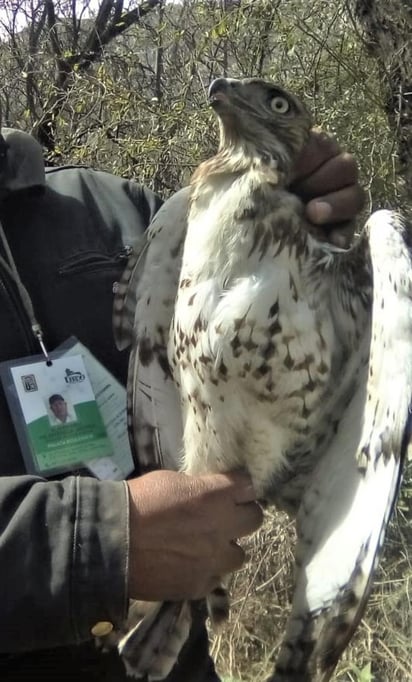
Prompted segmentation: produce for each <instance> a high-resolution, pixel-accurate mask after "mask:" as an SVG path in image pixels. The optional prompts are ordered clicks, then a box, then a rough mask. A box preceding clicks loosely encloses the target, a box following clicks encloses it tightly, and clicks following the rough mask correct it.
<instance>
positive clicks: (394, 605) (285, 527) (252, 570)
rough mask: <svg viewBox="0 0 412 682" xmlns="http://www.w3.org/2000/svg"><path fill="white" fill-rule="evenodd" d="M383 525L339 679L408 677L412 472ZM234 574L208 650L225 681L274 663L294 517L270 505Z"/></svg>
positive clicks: (411, 661)
mask: <svg viewBox="0 0 412 682" xmlns="http://www.w3.org/2000/svg"><path fill="white" fill-rule="evenodd" d="M406 480H407V481H409V483H405V484H404V487H403V492H402V496H401V499H400V502H399V504H398V510H397V512H396V514H395V516H394V519H393V521H392V523H391V526H390V529H389V531H388V535H387V539H386V544H385V551H384V556H383V559H382V561H381V566H380V568H379V569H378V572H377V575H376V579H375V587H374V590H373V592H372V595H371V597H370V600H369V604H368V607H367V610H366V612H365V616H364V619H363V620H362V622H361V625H360V627H359V628H358V631H357V633H356V635H355V636H354V638H353V639H352V642H351V644H350V646H349V647H348V649H347V650H346V652H345V653H344V655H343V657H342V660H341V662H340V664H339V666H338V668H337V670H336V674H335V678H334V679H335V680H339V681H340V682H410V681H412V608H411V601H412V525H411V521H412V478H411V476H409V475H408V476H407V477H406ZM266 517H267V518H266V522H265V524H264V526H263V528H262V529H261V530H260V532H259V533H258V534H256V535H255V536H254V537H253V538H251V539H250V540H249V541H248V543H247V544H246V548H247V552H248V553H249V555H250V561H249V563H248V564H247V566H246V567H245V568H244V569H243V570H242V571H240V572H239V573H237V575H236V576H235V577H234V578H233V584H232V589H231V592H232V600H233V609H232V615H231V620H230V623H229V624H228V625H227V627H226V628H225V631H224V632H223V633H222V634H221V635H219V636H215V637H213V638H212V652H213V656H214V658H215V660H217V665H218V669H219V672H220V673H221V674H222V675H223V677H224V680H225V682H252V681H253V682H263V681H264V680H265V679H266V678H267V676H268V675H269V674H270V673H271V672H272V670H273V663H274V661H275V658H276V655H277V652H278V649H279V646H280V642H281V638H282V633H283V632H284V629H285V623H286V618H287V614H288V612H289V604H290V598H291V595H292V591H293V550H294V542H295V530H294V524H293V522H291V521H290V520H289V519H288V517H287V516H286V515H285V514H278V513H273V512H269V513H267V515H266Z"/></svg>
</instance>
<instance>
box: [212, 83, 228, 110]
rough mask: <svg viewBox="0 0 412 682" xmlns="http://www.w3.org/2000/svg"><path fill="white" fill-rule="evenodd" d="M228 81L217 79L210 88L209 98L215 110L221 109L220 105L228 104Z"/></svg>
mask: <svg viewBox="0 0 412 682" xmlns="http://www.w3.org/2000/svg"><path fill="white" fill-rule="evenodd" d="M227 91H228V81H227V79H226V78H216V79H215V80H214V81H213V82H212V83H211V84H210V87H209V92H208V97H209V103H210V106H211V107H213V108H217V107H219V105H220V103H228V102H229V97H228V95H227Z"/></svg>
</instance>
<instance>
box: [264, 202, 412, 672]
mask: <svg viewBox="0 0 412 682" xmlns="http://www.w3.org/2000/svg"><path fill="white" fill-rule="evenodd" d="M366 234H368V241H369V259H370V260H369V265H370V264H371V266H372V271H373V305H372V320H371V337H370V340H369V334H366V335H365V337H364V341H363V344H364V350H366V358H368V356H369V362H368V361H366V362H363V363H362V362H360V364H359V367H360V370H359V375H358V381H357V388H356V390H355V391H354V395H353V398H352V400H351V401H350V403H349V405H348V406H347V407H346V408H345V407H344V413H343V415H342V418H341V421H340V424H339V428H338V432H337V434H336V437H335V438H334V440H333V442H332V444H331V446H330V448H329V450H328V452H327V453H326V456H325V458H323V459H322V461H321V463H320V465H319V467H318V469H317V470H316V471H315V474H314V477H313V480H312V482H311V485H310V487H309V489H308V490H307V492H306V493H305V495H304V497H303V501H302V505H301V507H300V511H299V514H298V536H299V540H298V548H297V557H296V564H297V575H296V590H295V594H294V599H293V605H292V614H291V617H290V620H289V624H288V629H287V633H286V636H285V640H284V644H283V647H282V650H281V653H280V656H279V659H278V662H277V666H276V669H275V672H274V675H273V677H272V678H271V680H272V682H286V681H287V682H297V680H299V682H305V681H306V682H309V681H311V680H315V679H316V680H322V681H326V680H329V679H330V676H331V675H332V672H333V670H334V668H335V665H336V663H337V661H338V659H339V656H340V654H341V653H342V651H343V650H344V648H345V647H346V645H347V644H348V642H349V640H350V638H351V636H352V634H353V632H354V630H355V628H356V626H357V625H358V623H359V621H360V619H361V617H362V614H363V611H364V608H365V606H366V601H367V598H368V595H369V592H370V589H371V583H372V579H373V574H374V571H375V569H376V566H377V562H378V559H379V555H380V552H381V549H382V544H383V539H384V535H385V530H386V527H387V525H388V521H389V518H390V515H391V511H392V509H393V506H394V503H395V501H396V497H397V493H398V490H399V486H400V481H401V476H402V465H403V461H404V458H405V452H406V450H407V448H408V445H409V441H410V424H409V409H410V404H411V396H412V279H411V278H412V259H411V254H410V249H409V246H408V239H409V235H408V233H407V230H406V228H405V226H404V225H403V224H402V220H401V219H400V217H399V216H397V215H396V214H394V213H391V212H389V211H379V212H377V213H375V214H374V215H373V216H372V217H371V218H370V220H369V221H368V224H367V226H366ZM353 275H354V273H353V270H352V271H351V276H353ZM364 276H365V272H363V273H361V272H360V273H359V275H358V277H359V278H362V277H364ZM343 277H345V274H344V272H343ZM344 284H345V282H344ZM348 284H349V283H348ZM357 284H359V286H360V287H362V286H363V287H364V286H365V281H363V284H362V283H361V279H359V281H358V283H357V282H356V279H355V281H353V280H352V285H351V286H352V288H353V295H356V293H355V289H356V286H357ZM365 346H366V348H365ZM359 353H360V354H361V353H362V350H360V351H359ZM362 364H363V368H362Z"/></svg>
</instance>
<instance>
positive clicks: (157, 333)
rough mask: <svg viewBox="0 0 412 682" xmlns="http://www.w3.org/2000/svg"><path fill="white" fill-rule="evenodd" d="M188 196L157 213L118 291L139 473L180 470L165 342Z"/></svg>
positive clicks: (177, 414)
mask: <svg viewBox="0 0 412 682" xmlns="http://www.w3.org/2000/svg"><path fill="white" fill-rule="evenodd" d="M188 196H189V190H188V188H185V189H183V190H181V191H180V192H178V193H177V194H175V195H174V196H173V197H171V198H170V199H169V200H168V201H166V203H165V204H164V205H163V206H162V207H161V208H160V210H159V211H158V212H157V214H156V216H155V218H154V219H153V221H152V223H151V225H150V227H149V229H148V230H147V233H146V236H145V238H144V240H143V241H142V242H141V243H140V248H139V250H138V251H137V255H135V256H134V258H133V260H131V262H130V264H129V266H128V267H127V268H126V271H125V274H124V277H123V279H122V280H121V281H120V283H119V284H118V286H117V292H116V297H115V302H114V326H115V330H117V331H115V337H116V339H117V343H118V345H119V347H120V348H124V347H126V346H127V345H129V344H130V343H131V345H132V349H131V353H130V361H129V373H128V420H129V433H130V434H131V441H132V446H133V449H134V451H135V453H136V456H137V458H138V461H139V465H140V469H141V473H145V472H147V471H150V470H153V469H158V468H166V469H177V468H178V467H179V452H180V448H181V435H182V416H181V407H180V397H179V394H178V391H177V389H176V386H175V384H174V382H173V379H172V376H171V372H170V368H169V364H168V359H167V342H168V336H169V328H170V323H171V321H172V317H173V311H174V302H175V297H176V292H177V287H178V282H179V274H180V265H181V257H182V250H183V243H184V238H185V234H186V225H187V210H188Z"/></svg>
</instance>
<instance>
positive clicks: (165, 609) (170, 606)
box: [115, 78, 412, 682]
mask: <svg viewBox="0 0 412 682" xmlns="http://www.w3.org/2000/svg"><path fill="white" fill-rule="evenodd" d="M209 99H210V103H211V106H212V107H213V109H214V111H215V112H216V114H217V117H218V120H219V127H220V144H219V149H218V152H217V154H216V155H215V156H214V157H213V158H211V159H209V160H207V161H205V162H204V163H202V164H201V165H200V166H199V168H198V169H197V170H196V172H195V173H194V176H193V178H192V181H191V184H190V187H189V188H188V189H186V190H184V191H183V193H182V192H180V193H178V194H177V195H175V196H174V197H173V198H172V199H171V200H169V201H168V202H167V203H166V205H165V206H164V207H163V208H162V209H161V210H160V211H159V213H158V214H157V216H156V218H155V219H154V221H153V223H152V225H151V227H150V228H149V231H148V233H147V237H146V238H145V241H144V244H143V246H142V248H141V251H140V253H139V255H138V257H137V258H136V259H135V261H134V262H133V263H131V265H130V268H129V270H128V273H127V274H126V275H125V282H124V283H123V284H120V285H119V291H118V297H117V300H116V304H115V323H116V326H117V328H118V330H117V335H118V343H119V346H120V347H123V346H125V345H126V344H127V342H129V341H131V342H132V353H131V360H130V377H129V379H130V383H129V402H130V412H131V417H132V432H133V440H134V446H135V448H136V451H137V453H138V456H139V459H140V462H141V465H142V470H143V471H147V470H150V469H153V468H155V467H165V468H175V469H176V468H178V469H181V470H183V471H186V472H188V473H191V474H202V473H207V472H226V471H230V470H234V469H243V470H246V471H248V472H249V474H250V476H251V477H252V480H253V483H254V487H255V490H256V492H257V495H258V498H259V499H261V500H262V501H265V502H266V503H269V504H274V505H276V506H277V507H278V508H279V509H284V510H287V511H288V512H289V513H290V514H291V515H293V516H294V517H296V524H297V532H298V542H297V548H296V584H295V589H294V596H293V603H292V611H291V615H290V618H289V621H288V625H287V630H286V633H285V636H284V641H283V646H282V648H281V651H280V654H279V657H278V660H277V662H276V665H275V669H274V672H273V675H272V676H271V677H270V682H297V681H298V680H299V682H305V681H306V682H310V681H314V680H323V681H326V680H329V679H330V677H331V675H332V673H333V670H334V668H335V666H336V663H337V661H338V659H339V656H340V654H341V653H342V651H343V650H344V648H345V647H346V645H347V644H348V642H349V640H350V638H351V636H352V634H353V632H354V630H355V628H356V626H357V624H358V623H359V620H360V618H361V616H362V613H363V610H364V608H365V605H366V601H367V597H368V594H369V591H370V587H371V582H372V578H373V574H374V570H375V568H376V564H377V560H378V556H379V553H380V550H381V547H382V543H383V537H384V533H385V529H386V526H387V524H388V520H389V517H390V513H391V510H392V508H393V505H394V501H395V499H396V495H397V491H398V489H399V485H400V479H401V473H402V463H403V460H404V457H405V451H406V449H407V446H408V441H409V430H408V415H409V406H410V400H411V390H412V352H411V350H412V349H411V344H412V300H411V294H412V280H411V253H410V245H409V242H410V235H409V232H408V230H407V226H406V225H405V223H404V221H403V220H402V218H401V217H400V215H398V214H397V213H394V212H390V211H379V212H376V213H375V214H373V215H372V216H371V217H370V219H369V220H368V222H367V224H366V226H365V228H364V229H363V231H362V233H361V235H360V237H359V238H357V240H356V241H355V243H354V244H353V246H352V247H351V248H350V249H349V250H343V249H339V248H337V247H335V246H333V245H331V244H329V243H324V242H321V241H319V240H318V239H317V238H316V237H315V236H314V235H313V234H311V232H310V229H309V226H308V225H307V224H306V223H305V216H304V207H303V205H302V202H301V201H300V199H299V198H298V197H296V196H295V195H293V194H292V193H291V192H290V191H289V189H288V186H289V184H290V181H291V173H292V169H293V166H294V163H295V161H296V159H297V157H298V155H299V153H300V152H301V150H302V148H303V147H304V145H305V142H306V140H307V138H308V135H309V131H310V128H311V124H312V123H311V116H310V114H309V112H308V111H307V109H306V107H305V106H304V105H303V103H302V102H301V101H300V99H298V98H297V97H296V96H294V95H292V94H291V93H289V92H287V91H285V90H284V89H282V88H281V87H279V86H277V85H274V84H272V83H269V82H265V81H263V80H260V79H255V78H252V79H243V80H235V79H229V78H219V79H217V80H215V81H214V82H213V83H212V85H211V87H210V90H209ZM126 282H127V284H126ZM227 606H228V605H227V601H226V594H225V591H224V590H217V591H216V594H215V595H211V598H210V599H209V612H210V615H211V617H212V620H215V621H218V620H219V619H220V618H221V617H222V615H225V613H226V611H227ZM189 625H190V610H189V608H188V605H187V604H176V603H167V602H166V603H164V604H159V605H156V606H155V607H153V610H152V613H151V614H149V616H148V617H146V618H144V619H143V620H142V622H141V623H140V624H139V625H138V626H137V627H136V628H135V629H134V630H132V631H131V632H130V633H129V635H127V636H126V637H125V638H124V639H123V640H122V642H121V644H120V652H121V654H122V655H123V658H124V660H125V663H126V666H127V668H128V671H129V672H130V673H131V674H133V675H135V676H136V677H139V676H142V675H145V674H147V675H148V679H150V680H155V679H163V677H165V676H166V675H167V674H168V672H169V671H170V669H171V667H172V666H173V664H174V661H175V658H176V656H177V654H178V651H179V649H180V647H181V645H182V644H183V642H184V640H185V638H186V636H187V632H188V629H189ZM170 633H171V634H170Z"/></svg>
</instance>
